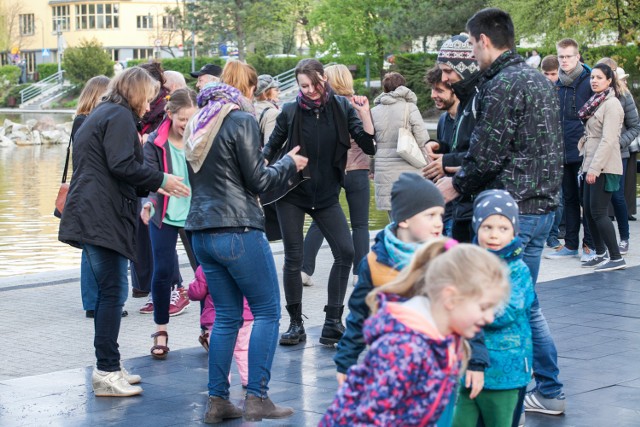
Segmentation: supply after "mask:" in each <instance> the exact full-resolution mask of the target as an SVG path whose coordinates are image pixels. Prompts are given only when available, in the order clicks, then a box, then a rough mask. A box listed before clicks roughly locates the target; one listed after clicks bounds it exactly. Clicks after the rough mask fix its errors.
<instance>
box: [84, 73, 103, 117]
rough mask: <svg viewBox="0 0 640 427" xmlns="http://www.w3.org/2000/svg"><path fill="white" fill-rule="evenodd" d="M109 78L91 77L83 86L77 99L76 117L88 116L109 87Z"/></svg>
mask: <svg viewBox="0 0 640 427" xmlns="http://www.w3.org/2000/svg"><path fill="white" fill-rule="evenodd" d="M109 82H110V80H109V77H107V76H95V77H91V78H90V79H89V81H88V82H87V83H86V84H85V85H84V88H83V89H82V92H81V93H80V98H78V107H77V108H76V115H81V114H84V115H88V114H89V113H90V112H91V111H92V110H93V109H94V108H95V107H96V105H98V102H99V101H100V99H101V98H102V95H104V94H105V92H106V91H107V88H108V87H109Z"/></svg>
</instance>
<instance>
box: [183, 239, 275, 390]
mask: <svg viewBox="0 0 640 427" xmlns="http://www.w3.org/2000/svg"><path fill="white" fill-rule="evenodd" d="M192 241H193V250H194V252H195V254H196V257H197V258H198V262H199V263H200V265H201V266H202V270H203V271H204V274H205V276H206V278H207V283H208V285H209V293H210V294H211V298H212V299H213V303H214V305H215V308H216V320H215V322H214V324H213V329H212V331H211V343H210V346H209V395H210V396H218V397H222V398H223V399H229V369H230V368H231V359H232V356H233V349H234V347H235V345H236V338H237V336H238V330H239V329H240V327H241V326H242V323H243V320H242V312H243V308H244V306H243V302H242V297H243V295H244V297H246V298H247V301H248V302H249V307H250V308H251V312H252V313H253V316H254V318H255V320H254V322H253V330H252V331H251V339H250V341H249V382H248V384H247V393H248V394H251V395H254V396H259V397H262V398H266V397H267V392H268V390H269V380H270V379H271V364H272V362H273V355H274V353H275V351H276V344H277V341H278V328H279V326H280V288H279V287H278V276H277V274H276V266H275V262H274V260H273V254H272V253H271V248H270V247H269V243H268V242H267V238H266V236H265V234H264V232H262V231H259V230H252V229H250V231H247V232H245V233H210V232H205V231H195V232H194V233H193V239H192Z"/></svg>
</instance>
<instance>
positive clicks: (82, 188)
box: [58, 67, 189, 396]
mask: <svg viewBox="0 0 640 427" xmlns="http://www.w3.org/2000/svg"><path fill="white" fill-rule="evenodd" d="M157 91H158V84H157V83H156V82H155V80H153V78H152V77H151V76H150V75H149V74H148V73H147V72H146V71H144V70H143V69H141V68H139V67H133V68H129V69H127V70H126V71H123V72H122V73H121V74H119V75H118V76H117V77H115V78H114V79H113V80H112V81H111V83H110V84H109V89H108V91H107V94H106V96H105V98H104V100H103V102H102V103H101V104H100V105H98V106H97V107H96V108H95V109H94V110H93V112H92V113H91V115H89V117H88V118H87V119H86V121H85V122H84V124H83V125H82V127H81V128H80V129H79V130H78V132H77V133H76V137H75V139H74V142H73V176H72V177H71V184H70V187H69V194H68V196H67V202H66V205H65V209H64V212H63V213H62V219H61V221H60V231H59V234H58V239H59V240H60V241H61V242H64V243H68V244H70V245H72V246H76V247H78V248H82V249H83V251H84V253H85V255H86V257H87V260H88V261H89V265H90V267H91V272H92V274H93V275H94V278H95V281H96V282H97V283H98V301H97V303H96V307H95V319H94V324H95V338H94V346H95V349H96V359H97V366H96V369H94V371H93V376H92V382H93V391H94V393H95V395H96V396H133V395H136V394H140V393H142V388H140V387H138V386H132V385H131V384H134V383H137V382H140V377H139V376H138V375H129V374H128V373H127V371H126V370H124V369H123V368H122V366H121V364H120V352H119V351H118V334H119V332H120V319H121V315H122V307H123V306H124V302H125V300H126V295H127V293H126V288H127V286H128V281H127V258H128V259H134V256H135V247H136V241H135V235H136V232H135V231H136V230H135V229H136V219H137V216H138V215H137V214H138V210H137V201H136V196H137V195H145V194H146V193H147V192H148V191H149V190H153V191H156V190H158V189H159V188H162V189H163V191H165V192H167V193H170V194H172V195H174V196H175V197H184V196H188V195H189V189H188V188H187V187H186V186H185V185H184V184H182V183H181V182H180V181H181V178H177V177H175V176H173V175H169V174H164V173H162V172H160V171H154V170H152V169H150V168H148V167H146V166H144V165H143V155H142V145H141V144H140V138H139V136H138V130H137V123H138V121H139V120H140V116H142V115H143V114H144V113H145V111H148V110H149V101H150V100H152V99H154V98H155V95H156V93H157Z"/></svg>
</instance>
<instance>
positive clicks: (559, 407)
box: [438, 9, 565, 414]
mask: <svg viewBox="0 0 640 427" xmlns="http://www.w3.org/2000/svg"><path fill="white" fill-rule="evenodd" d="M467 30H468V31H469V33H470V38H469V39H470V40H471V43H472V44H473V48H474V49H473V51H474V54H475V57H476V60H477V61H478V64H479V65H480V69H481V70H483V71H484V76H483V78H484V80H485V81H484V83H483V84H482V86H481V87H480V92H479V94H478V96H477V103H476V104H477V106H478V113H477V123H476V127H475V129H474V130H473V134H472V136H471V143H470V147H469V152H468V153H467V155H466V156H465V158H464V160H463V162H462V167H461V169H460V170H459V171H458V172H457V173H456V175H455V176H454V177H453V178H448V177H447V178H442V179H441V180H440V181H439V182H438V187H439V188H440V190H441V191H442V192H443V195H444V197H445V200H451V199H453V198H455V197H456V196H458V194H465V195H471V196H475V195H477V194H479V193H480V192H481V191H483V190H485V189H491V188H499V189H504V190H507V191H509V192H510V193H511V195H512V196H513V198H514V199H515V200H516V201H517V202H518V207H519V209H520V217H519V220H520V233H519V237H520V238H521V239H522V241H523V243H524V247H525V250H524V261H525V263H526V264H527V266H528V267H529V270H530V271H531V278H532V280H533V283H534V285H535V283H536V281H537V278H538V270H539V268H540V257H541V255H542V250H543V247H544V244H545V240H546V238H547V236H548V235H549V230H550V228H551V225H552V222H553V212H552V211H553V210H554V209H555V207H556V206H557V203H558V196H559V194H558V193H559V190H560V181H561V178H562V162H563V161H562V133H561V123H560V114H559V107H558V98H557V96H556V94H555V92H554V90H553V86H552V85H551V83H549V81H548V80H547V79H546V78H545V77H544V76H543V75H542V74H540V73H539V72H537V71H536V70H534V69H533V68H531V67H528V66H527V65H526V64H525V62H524V59H523V58H522V57H521V56H520V55H518V54H517V53H515V43H514V40H515V34H514V29H513V22H512V21H511V17H510V16H509V14H507V13H506V12H504V11H501V10H499V9H483V10H481V11H479V12H477V13H476V14H475V15H474V16H473V17H471V19H469V21H468V22H467ZM530 323H531V330H532V334H533V345H534V364H533V368H534V372H535V375H536V382H537V383H538V389H536V390H535V391H534V393H536V396H538V397H539V398H540V399H539V400H544V402H543V405H544V406H546V409H547V412H546V413H550V414H561V413H562V412H564V407H565V400H564V393H562V383H560V382H559V381H558V372H559V371H558V368H557V352H556V348H555V344H554V342H553V338H552V337H551V334H550V333H549V328H548V325H547V322H546V319H545V318H544V315H543V314H542V311H541V309H540V304H539V302H538V300H537V299H536V300H535V301H534V303H533V306H532V308H531V315H530ZM543 380H544V381H543ZM551 383H553V386H551ZM547 386H549V387H548V388H547Z"/></svg>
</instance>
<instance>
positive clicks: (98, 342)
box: [82, 244, 129, 372]
mask: <svg viewBox="0 0 640 427" xmlns="http://www.w3.org/2000/svg"><path fill="white" fill-rule="evenodd" d="M82 249H83V251H84V253H85V254H86V258H87V261H88V264H89V270H90V271H91V273H92V274H93V279H94V280H95V282H96V283H97V284H98V299H97V302H96V307H95V317H94V327H95V337H94V340H93V346H94V347H95V349H96V359H97V365H96V367H97V368H98V369H99V370H101V371H107V372H115V371H119V370H120V351H119V350H118V335H119V333H120V321H121V320H122V307H124V303H125V301H126V300H127V288H128V286H129V282H128V280H127V264H128V260H127V258H125V257H124V256H123V255H120V254H119V253H118V252H115V251H112V250H111V249H107V248H103V247H102V246H95V245H89V244H84V245H83V247H82Z"/></svg>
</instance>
